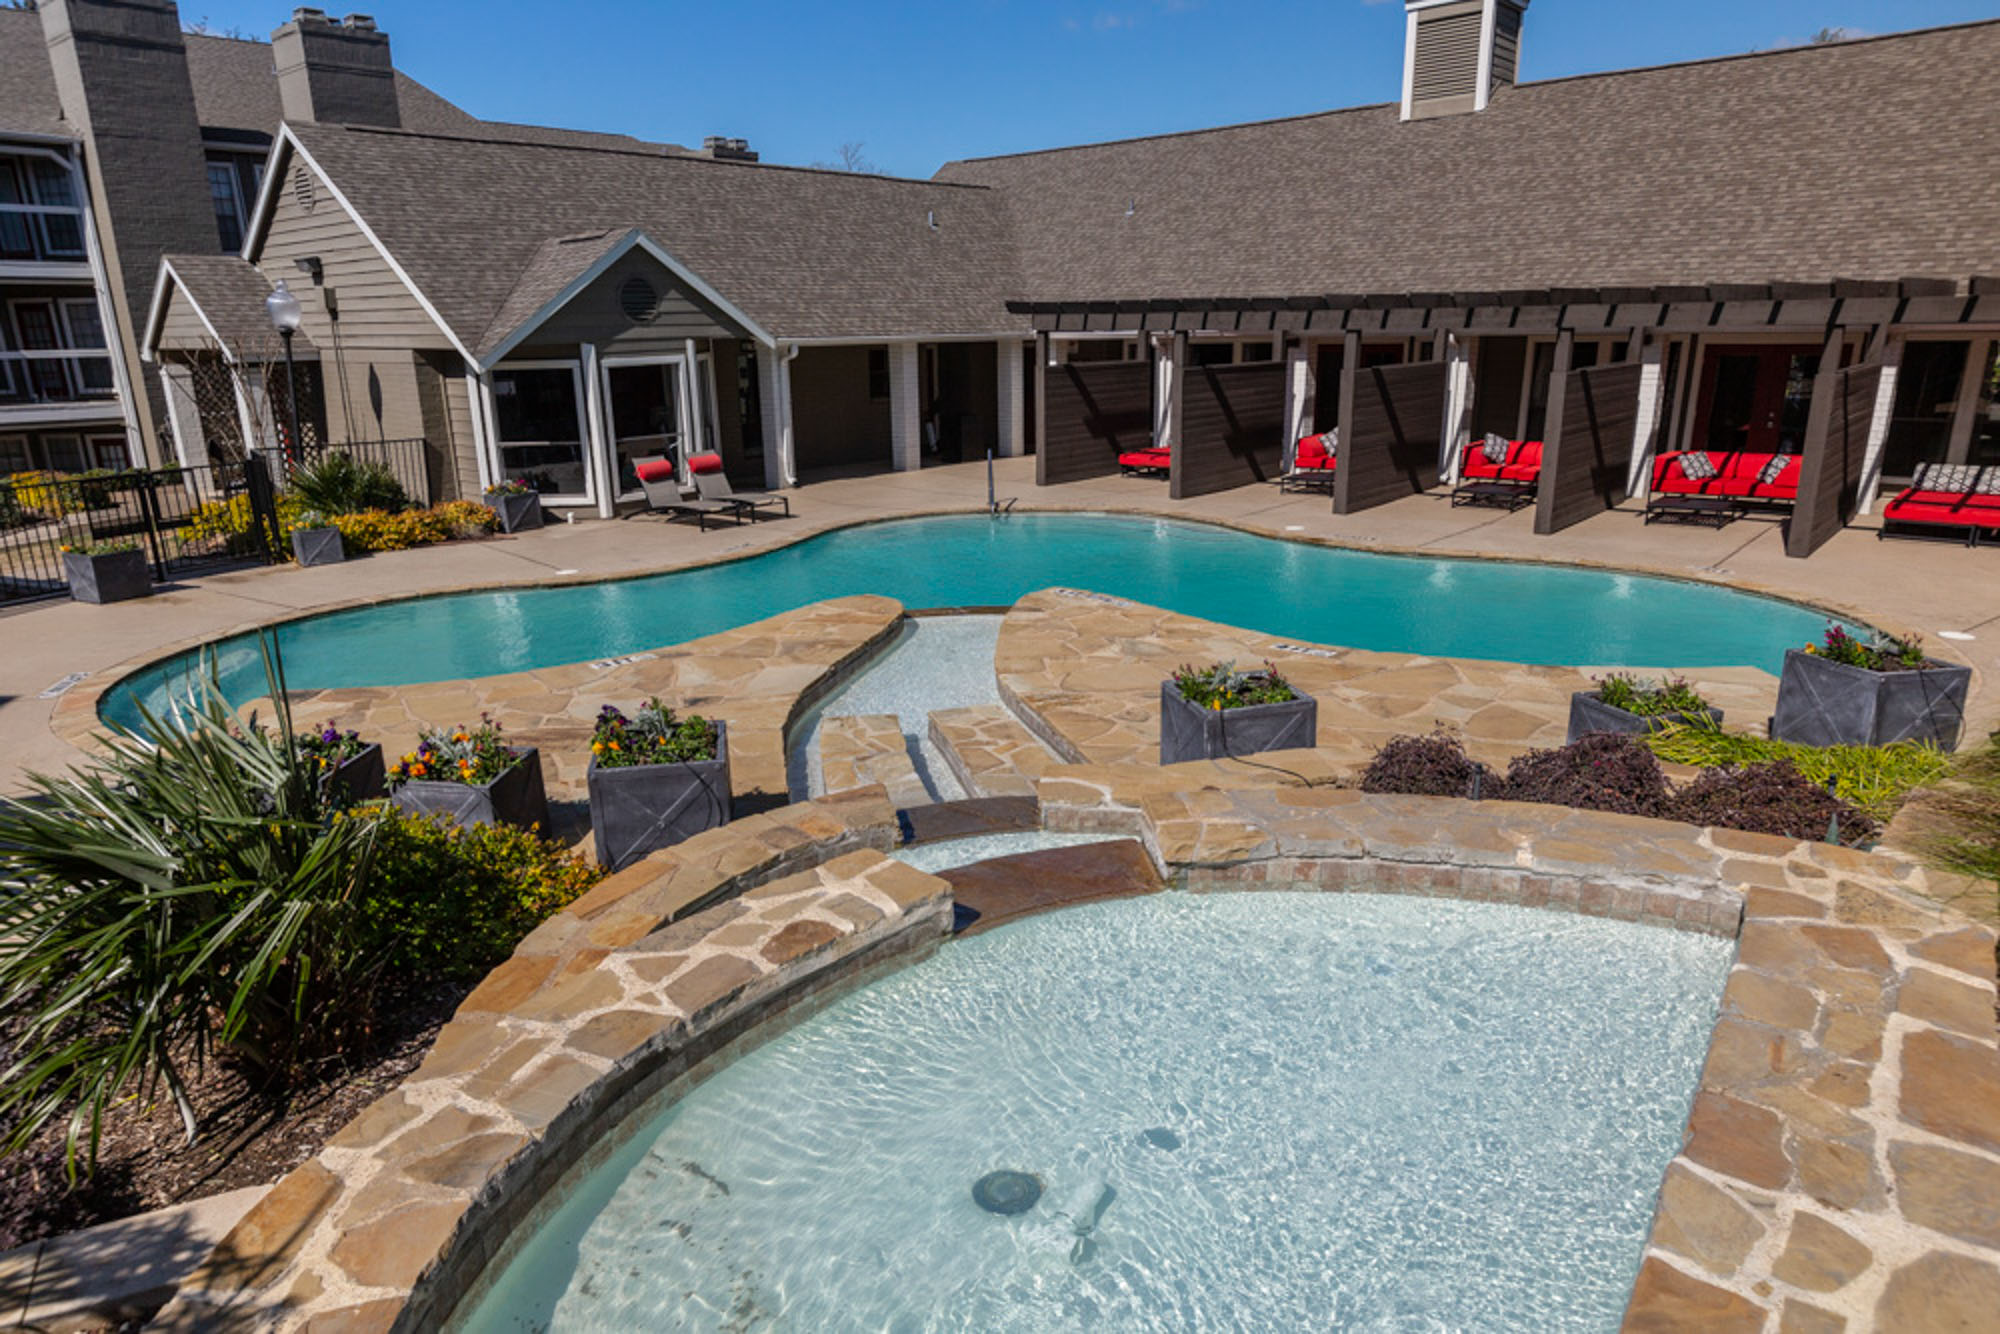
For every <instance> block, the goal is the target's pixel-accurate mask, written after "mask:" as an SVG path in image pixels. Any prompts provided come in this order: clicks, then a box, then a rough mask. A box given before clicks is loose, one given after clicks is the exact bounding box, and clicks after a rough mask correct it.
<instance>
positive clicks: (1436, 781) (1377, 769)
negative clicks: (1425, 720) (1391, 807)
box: [1361, 730, 1500, 797]
mask: <svg viewBox="0 0 2000 1334" xmlns="http://www.w3.org/2000/svg"><path fill="white" fill-rule="evenodd" d="M1499 787H1500V782H1499V779H1498V778H1497V776H1496V775H1495V774H1494V772H1493V770H1492V769H1490V768H1488V767H1487V766H1486V765H1484V764H1481V763H1480V762H1479V761H1477V760H1475V759H1473V758H1472V757H1471V756H1470V755H1467V754H1466V753H1465V746H1464V744H1463V743H1462V742H1460V741H1459V739H1458V738H1457V737H1455V736H1453V735H1452V734H1451V733H1449V732H1445V731H1442V730H1440V731H1437V732H1433V733H1431V735H1429V736H1399V737H1396V738H1394V739H1393V740H1391V741H1390V742H1389V743H1388V744H1387V745H1385V746H1383V747H1382V749H1380V750H1378V751H1376V752H1375V758H1374V759H1373V760H1371V761H1369V763H1368V769H1367V771H1366V772H1365V773H1363V774H1362V776H1361V790H1362V791H1363V792H1381V793H1388V794H1391V795H1395V796H1405V797H1470V796H1472V795H1474V794H1475V793H1479V794H1481V795H1484V796H1489V797H1497V796H1499V795H1500V793H1499V791H1498V789H1499Z"/></svg>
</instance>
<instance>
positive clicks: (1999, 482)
mask: <svg viewBox="0 0 2000 1334" xmlns="http://www.w3.org/2000/svg"><path fill="white" fill-rule="evenodd" d="M1892 524H1893V525H1895V526H1897V527H1898V528H1902V527H1903V526H1904V525H1909V527H1908V528H1907V529H1906V530H1905V531H1900V532H1892V531H1891V530H1890V526H1891V525H1892ZM1957 529H1963V530H1964V531H1965V545H1967V546H1969V547H1976V546H1978V545H1979V539H1980V537H1981V535H1983V534H2000V466H1991V467H1984V468H1981V467H1972V466H1967V465H1964V464H1948V463H1921V464H1918V465H1917V475H1916V477H1915V478H1914V479H1913V480H1912V481H1911V483H1910V485H1908V486H1907V487H1905V488H1903V490H1901V491H1899V492H1898V493H1897V494H1896V498H1895V499H1894V500H1891V501H1890V502H1889V503H1888V504H1887V505H1885V506H1884V507H1883V509H1882V528H1881V530H1880V531H1879V532H1878V533H1876V536H1877V537H1878V538H1882V537H1936V536H1942V535H1944V533H1945V532H1948V531H1955V530H1957Z"/></svg>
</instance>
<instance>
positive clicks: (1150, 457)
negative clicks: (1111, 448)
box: [1118, 449, 1174, 477]
mask: <svg viewBox="0 0 2000 1334" xmlns="http://www.w3.org/2000/svg"><path fill="white" fill-rule="evenodd" d="M1173 466H1174V451H1172V450H1171V449H1135V450H1133V451H1131V452H1130V453H1128V454H1120V455H1119V456H1118V467H1119V468H1120V469H1121V470H1122V471H1123V472H1124V474H1125V475H1126V476H1127V477H1165V476H1166V475H1167V474H1168V473H1169V472H1171V471H1173Z"/></svg>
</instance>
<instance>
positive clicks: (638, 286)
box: [618, 274, 660, 324]
mask: <svg viewBox="0 0 2000 1334" xmlns="http://www.w3.org/2000/svg"><path fill="white" fill-rule="evenodd" d="M618 308H619V309H620V310H622V311H624V312H625V318H626V319H628V320H630V321H632V323H634V324H651V323H652V322H653V321H654V320H656V319H658V318H659V317H660V292H659V289H658V288H656V287H654V286H653V285H652V284H651V283H649V282H647V281H646V280H645V279H644V278H642V277H640V276H639V275H637V274H634V275H633V276H632V277H630V278H627V279H626V280H625V281H624V282H623V283H621V284H620V285H619V287H618Z"/></svg>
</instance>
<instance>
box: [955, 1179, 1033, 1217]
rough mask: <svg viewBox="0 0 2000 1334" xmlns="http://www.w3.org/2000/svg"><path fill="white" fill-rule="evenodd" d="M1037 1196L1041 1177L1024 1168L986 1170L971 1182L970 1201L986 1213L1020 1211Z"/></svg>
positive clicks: (1025, 1208) (1024, 1209) (1017, 1212)
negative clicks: (996, 1170) (1022, 1169)
mask: <svg viewBox="0 0 2000 1334" xmlns="http://www.w3.org/2000/svg"><path fill="white" fill-rule="evenodd" d="M1041 1198H1042V1182H1041V1178H1039V1177H1035V1176H1031V1175H1029V1174H1028V1173H1026V1172H1005V1171H1002V1172H988V1173H987V1174H986V1175H985V1176H983V1177H981V1178H979V1180H977V1181H975V1182H973V1183H972V1202H973V1203H974V1204H976V1205H978V1206H979V1207H980V1208H982V1209H984V1210H985V1211H986V1212H987V1213H989V1214H1024V1213H1026V1212H1028V1210H1030V1209H1032V1208H1034V1207H1035V1201H1036V1200H1039V1199H1041Z"/></svg>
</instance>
